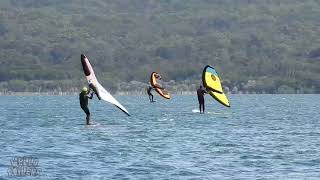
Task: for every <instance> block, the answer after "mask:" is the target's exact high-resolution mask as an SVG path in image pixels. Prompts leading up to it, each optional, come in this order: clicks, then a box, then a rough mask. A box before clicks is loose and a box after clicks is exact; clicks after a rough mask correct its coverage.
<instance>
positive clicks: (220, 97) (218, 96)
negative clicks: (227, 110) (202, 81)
mask: <svg viewBox="0 0 320 180" xmlns="http://www.w3.org/2000/svg"><path fill="white" fill-rule="evenodd" d="M208 93H209V94H210V95H211V96H212V97H213V98H214V99H216V100H217V101H218V102H219V103H221V104H222V105H224V106H227V107H230V102H229V100H228V98H227V96H226V95H225V94H224V93H222V94H220V93H217V92H214V91H210V90H209V91H208Z"/></svg>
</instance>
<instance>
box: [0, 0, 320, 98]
mask: <svg viewBox="0 0 320 180" xmlns="http://www.w3.org/2000/svg"><path fill="white" fill-rule="evenodd" d="M319 17H320V1H318V0H304V1H301V0H1V1H0V57H1V58H0V91H48V90H49V91H50V90H53V89H59V90H62V91H70V90H71V91H72V90H74V89H73V88H77V87H80V86H81V85H83V84H84V77H83V73H82V71H81V65H80V54H81V53H85V54H86V55H87V56H88V57H89V59H90V61H91V63H92V65H93V66H94V68H95V70H96V74H98V76H99V80H100V81H101V82H102V84H108V87H109V88H111V89H113V90H119V87H120V85H119V84H123V83H121V82H130V81H140V82H144V83H145V82H147V81H148V79H149V74H150V73H151V72H152V71H159V72H160V73H161V74H162V75H163V78H164V79H166V80H174V81H175V83H174V84H175V85H176V84H185V83H190V84H199V82H200V77H201V72H202V68H203V67H204V66H205V65H206V64H210V65H212V66H214V67H216V68H217V70H218V72H219V73H220V75H221V78H222V79H223V80H224V85H225V86H226V87H228V88H229V89H230V90H234V91H235V92H237V89H238V90H242V91H245V92H266V93H296V92H298V93H320V21H319ZM192 87H193V86H192Z"/></svg>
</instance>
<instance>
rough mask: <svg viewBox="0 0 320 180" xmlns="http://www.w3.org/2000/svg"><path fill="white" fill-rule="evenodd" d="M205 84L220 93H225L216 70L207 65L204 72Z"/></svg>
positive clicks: (203, 79)
mask: <svg viewBox="0 0 320 180" xmlns="http://www.w3.org/2000/svg"><path fill="white" fill-rule="evenodd" d="M202 81H203V85H204V86H205V87H206V88H207V89H210V90H211V91H215V92H218V93H223V90H222V86H221V81H220V78H219V76H218V73H217V72H216V70H215V69H214V68H213V67H211V66H206V67H205V68H204V70H203V74H202Z"/></svg>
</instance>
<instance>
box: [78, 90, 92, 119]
mask: <svg viewBox="0 0 320 180" xmlns="http://www.w3.org/2000/svg"><path fill="white" fill-rule="evenodd" d="M92 97H93V93H91V95H90V96H89V94H88V93H87V92H81V93H80V94H79V101H80V107H81V109H82V110H83V111H84V112H85V113H86V115H87V117H88V116H90V111H89V108H88V99H92Z"/></svg>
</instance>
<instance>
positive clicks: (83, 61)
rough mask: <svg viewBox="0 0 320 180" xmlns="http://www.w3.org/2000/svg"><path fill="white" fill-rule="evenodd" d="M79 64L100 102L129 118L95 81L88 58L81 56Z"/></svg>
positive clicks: (125, 110)
mask: <svg viewBox="0 0 320 180" xmlns="http://www.w3.org/2000/svg"><path fill="white" fill-rule="evenodd" d="M81 64H82V68H83V72H84V74H85V76H86V78H87V81H88V84H89V86H90V84H91V86H93V87H95V88H96V91H97V92H96V93H97V96H99V97H100V98H101V99H102V100H104V101H107V102H109V103H111V104H113V105H115V106H116V107H118V108H119V109H120V110H121V111H123V112H124V113H126V114H127V115H128V116H130V114H129V112H128V111H127V109H126V108H125V107H123V106H122V105H121V104H120V103H119V101H117V100H116V99H115V98H114V97H113V96H112V95H111V94H110V93H109V92H108V91H107V90H106V89H105V88H104V87H103V86H102V85H101V84H100V83H99V82H98V80H97V78H96V76H95V74H94V71H93V69H92V66H91V64H90V62H89V60H88V58H87V57H86V56H85V55H84V54H81Z"/></svg>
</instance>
